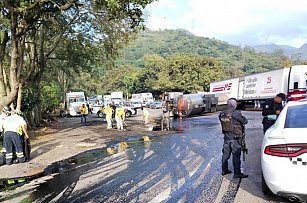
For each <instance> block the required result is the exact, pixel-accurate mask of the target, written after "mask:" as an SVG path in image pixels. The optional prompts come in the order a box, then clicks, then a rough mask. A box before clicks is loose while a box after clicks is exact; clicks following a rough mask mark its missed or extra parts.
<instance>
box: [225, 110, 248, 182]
mask: <svg viewBox="0 0 307 203" xmlns="http://www.w3.org/2000/svg"><path fill="white" fill-rule="evenodd" d="M219 119H220V121H221V125H222V132H223V134H224V145H223V151H222V152H223V156H222V175H226V174H228V173H231V171H230V170H229V169H228V159H229V158H230V155H231V153H232V160H233V168H234V177H235V178H247V177H248V176H247V175H245V174H243V173H242V172H241V150H242V148H241V141H242V135H243V128H244V125H245V124H247V122H248V121H247V119H246V118H245V117H244V116H243V115H242V113H241V111H239V110H234V109H231V108H230V109H229V108H228V109H226V110H224V111H222V112H221V113H220V115H219Z"/></svg>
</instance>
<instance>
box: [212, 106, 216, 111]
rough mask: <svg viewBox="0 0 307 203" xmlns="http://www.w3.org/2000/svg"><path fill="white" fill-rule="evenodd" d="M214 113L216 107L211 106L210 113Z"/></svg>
mask: <svg viewBox="0 0 307 203" xmlns="http://www.w3.org/2000/svg"><path fill="white" fill-rule="evenodd" d="M214 112H216V105H214V106H211V113H214Z"/></svg>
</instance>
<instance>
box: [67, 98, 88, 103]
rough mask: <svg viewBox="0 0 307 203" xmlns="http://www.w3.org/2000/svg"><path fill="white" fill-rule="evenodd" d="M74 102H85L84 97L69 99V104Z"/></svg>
mask: <svg viewBox="0 0 307 203" xmlns="http://www.w3.org/2000/svg"><path fill="white" fill-rule="evenodd" d="M73 102H85V99H84V97H75V98H69V103H73Z"/></svg>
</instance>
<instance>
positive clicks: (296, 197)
mask: <svg viewBox="0 0 307 203" xmlns="http://www.w3.org/2000/svg"><path fill="white" fill-rule="evenodd" d="M261 150H262V152H261V167H262V174H263V176H262V189H263V192H264V193H270V192H272V193H274V194H276V195H278V196H281V197H285V198H288V199H289V200H290V201H307V100H301V101H295V102H289V103H288V104H287V105H286V106H285V107H284V109H283V110H282V112H281V114H280V116H279V117H278V119H277V121H276V123H275V124H274V125H273V126H272V127H271V128H270V129H268V130H267V132H266V133H265V135H264V138H263V141H262V148H261Z"/></svg>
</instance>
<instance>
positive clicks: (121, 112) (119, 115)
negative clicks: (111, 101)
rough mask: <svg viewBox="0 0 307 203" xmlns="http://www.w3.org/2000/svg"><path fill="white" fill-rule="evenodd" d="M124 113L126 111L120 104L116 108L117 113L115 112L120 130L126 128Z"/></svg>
mask: <svg viewBox="0 0 307 203" xmlns="http://www.w3.org/2000/svg"><path fill="white" fill-rule="evenodd" d="M124 115H125V111H124V109H123V107H122V106H121V105H120V106H119V107H118V108H116V113H115V120H116V125H117V129H118V130H123V129H124Z"/></svg>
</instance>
